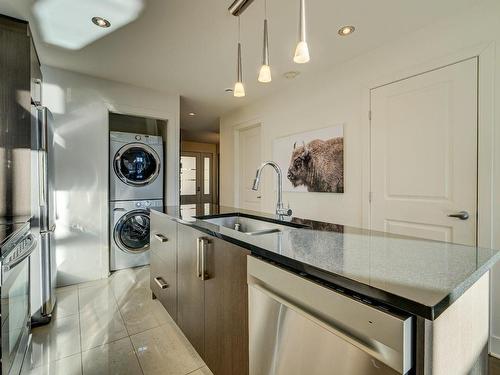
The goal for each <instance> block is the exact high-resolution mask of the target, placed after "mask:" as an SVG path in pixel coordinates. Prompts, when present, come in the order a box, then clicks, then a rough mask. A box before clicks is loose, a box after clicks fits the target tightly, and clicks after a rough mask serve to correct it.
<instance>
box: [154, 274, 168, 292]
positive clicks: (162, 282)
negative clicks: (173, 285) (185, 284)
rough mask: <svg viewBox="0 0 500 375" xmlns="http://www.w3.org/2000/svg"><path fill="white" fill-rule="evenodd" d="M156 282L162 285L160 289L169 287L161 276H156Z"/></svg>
mask: <svg viewBox="0 0 500 375" xmlns="http://www.w3.org/2000/svg"><path fill="white" fill-rule="evenodd" d="M155 282H156V284H157V285H158V286H159V287H160V289H167V288H168V284H167V283H166V282H165V280H163V279H162V278H161V277H160V276H158V277H155Z"/></svg>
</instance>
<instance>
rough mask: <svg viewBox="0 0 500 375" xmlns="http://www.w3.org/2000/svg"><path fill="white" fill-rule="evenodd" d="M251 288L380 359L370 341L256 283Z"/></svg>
mask: <svg viewBox="0 0 500 375" xmlns="http://www.w3.org/2000/svg"><path fill="white" fill-rule="evenodd" d="M250 287H251V288H255V289H256V290H258V291H259V292H261V293H263V294H265V295H266V296H267V297H269V298H271V299H273V300H275V301H276V302H278V303H280V304H282V305H283V306H286V307H288V308H289V309H291V310H293V311H295V312H296V313H298V314H300V315H302V316H304V317H306V318H307V319H309V320H311V321H312V322H314V323H316V324H317V325H319V326H321V327H323V328H324V329H327V330H328V331H330V332H331V333H333V334H334V335H336V336H338V337H340V338H342V339H343V340H345V341H347V342H349V343H351V344H353V345H354V346H356V347H358V348H359V349H361V350H363V351H364V352H366V353H368V354H369V355H370V356H372V357H374V358H377V359H381V358H380V354H379V353H378V351H377V350H376V349H375V348H373V345H370V343H368V342H365V341H364V340H362V339H360V338H359V337H357V336H356V335H352V334H350V333H349V332H347V331H345V330H343V329H342V328H340V327H336V326H335V325H333V324H332V323H330V322H326V321H325V320H323V319H321V318H319V317H316V316H315V315H313V314H311V313H310V312H308V311H305V310H304V309H302V308H301V307H299V306H297V305H295V304H293V303H292V302H290V301H288V300H286V299H284V298H282V297H280V296H279V295H277V294H275V293H273V292H272V291H270V290H268V289H266V288H264V287H262V286H260V285H258V284H253V285H251V286H250Z"/></svg>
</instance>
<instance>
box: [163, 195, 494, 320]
mask: <svg viewBox="0 0 500 375" xmlns="http://www.w3.org/2000/svg"><path fill="white" fill-rule="evenodd" d="M157 211H160V212H163V213H164V214H166V215H168V216H170V217H172V218H174V219H177V220H179V219H180V221H179V222H180V223H181V224H185V225H189V226H191V227H193V228H195V229H197V230H200V231H202V232H205V233H207V234H209V235H212V236H215V237H218V238H222V239H224V240H226V241H229V242H232V243H234V244H236V245H239V246H241V247H244V248H247V249H249V250H250V251H251V252H252V254H253V255H256V256H259V257H262V258H265V259H268V260H270V261H273V262H275V263H277V264H279V265H282V266H284V267H286V268H289V269H291V270H294V271H296V272H298V273H300V274H301V275H303V276H306V277H309V278H312V279H314V280H316V281H319V282H322V283H325V284H327V285H329V286H330V287H333V288H336V289H337V290H339V291H341V292H345V293H347V294H351V295H353V296H354V297H355V298H361V299H363V300H365V301H366V302H368V303H374V304H380V305H381V306H385V307H389V308H395V309H398V310H402V311H406V312H408V313H411V314H414V315H416V316H420V317H423V318H425V319H429V320H434V319H436V318H437V317H438V316H439V315H440V314H441V313H442V312H443V311H445V310H446V308H448V307H449V306H450V305H451V304H452V303H453V302H454V301H455V300H457V299H458V297H460V296H461V295H462V294H463V293H464V292H465V291H466V290H467V289H468V288H469V287H470V286H472V285H473V284H474V283H475V282H476V281H477V280H478V279H479V278H480V277H481V276H482V275H483V274H485V273H486V272H487V271H488V270H489V269H490V268H491V267H492V266H493V265H494V264H495V262H496V261H497V260H499V259H500V252H498V251H496V250H492V249H485V248H479V247H470V246H463V245H457V244H450V243H445V242H438V241H431V240H423V239H418V238H413V237H405V236H398V235H391V234H388V233H383V232H377V231H370V230H365V229H359V228H354V227H348V226H343V225H338V224H332V223H324V222H319V221H313V220H306V219H300V218H292V219H291V224H297V225H305V226H307V228H298V227H297V228H295V227H290V229H289V230H286V231H283V232H279V233H269V234H264V235H258V236H249V235H247V234H245V233H241V232H237V231H234V230H232V229H228V228H225V227H222V226H219V225H216V224H212V223H208V222H206V221H203V220H200V219H197V217H202V216H210V215H219V214H231V213H232V214H240V215H243V216H258V217H261V218H265V219H267V220H269V221H274V220H275V216H274V215H272V214H268V213H262V212H255V211H248V210H242V209H238V208H233V207H223V206H217V205H211V204H203V205H186V206H167V207H164V208H163V209H157Z"/></svg>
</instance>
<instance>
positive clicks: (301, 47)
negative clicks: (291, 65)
mask: <svg viewBox="0 0 500 375" xmlns="http://www.w3.org/2000/svg"><path fill="white" fill-rule="evenodd" d="M299 1H300V16H299V42H298V43H297V48H295V55H294V57H293V61H294V62H296V63H297V64H305V63H307V62H309V60H310V57H309V47H308V46H307V38H306V4H305V0H299Z"/></svg>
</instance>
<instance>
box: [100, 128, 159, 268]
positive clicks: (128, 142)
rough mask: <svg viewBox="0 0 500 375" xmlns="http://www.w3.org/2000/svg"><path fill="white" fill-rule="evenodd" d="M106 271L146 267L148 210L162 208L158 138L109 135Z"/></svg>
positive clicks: (124, 134)
mask: <svg viewBox="0 0 500 375" xmlns="http://www.w3.org/2000/svg"><path fill="white" fill-rule="evenodd" d="M109 151H110V153H109V162H110V168H109V170H110V182H109V187H110V191H109V199H110V203H109V212H110V215H109V216H110V270H111V271H115V270H119V269H123V268H130V267H137V266H142V265H146V264H149V209H150V208H151V207H161V206H163V141H162V137H159V136H153V135H144V134H133V133H123V132H114V131H112V132H110V148H109Z"/></svg>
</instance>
